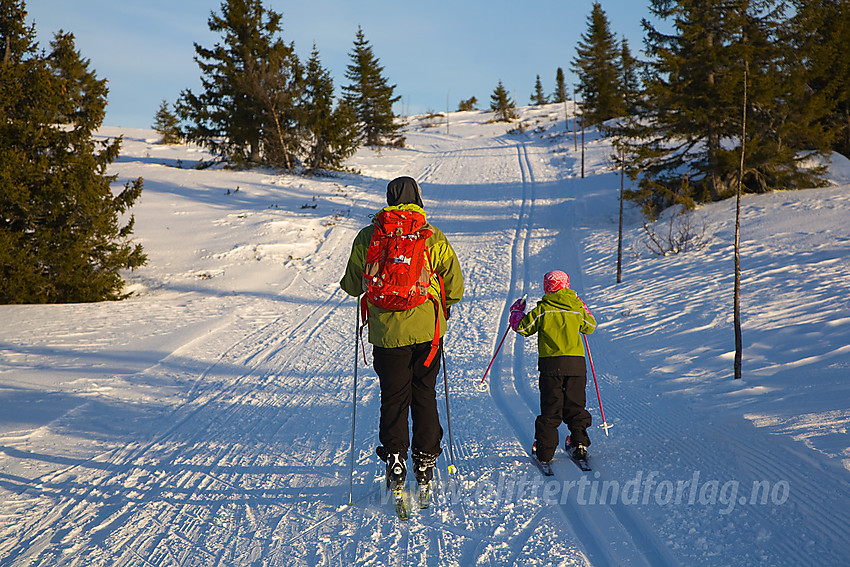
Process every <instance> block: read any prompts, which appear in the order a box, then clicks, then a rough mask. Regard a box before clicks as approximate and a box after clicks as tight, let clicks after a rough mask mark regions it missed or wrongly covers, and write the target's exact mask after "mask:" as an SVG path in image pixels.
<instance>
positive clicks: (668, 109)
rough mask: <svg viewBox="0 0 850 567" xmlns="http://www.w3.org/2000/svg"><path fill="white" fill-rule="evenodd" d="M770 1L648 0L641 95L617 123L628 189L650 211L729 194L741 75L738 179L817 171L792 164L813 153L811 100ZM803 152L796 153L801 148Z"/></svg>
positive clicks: (800, 182) (759, 185) (767, 181)
mask: <svg viewBox="0 0 850 567" xmlns="http://www.w3.org/2000/svg"><path fill="white" fill-rule="evenodd" d="M777 4H778V2H775V1H773V0H723V1H720V0H678V1H677V2H672V1H670V0H652V2H651V5H650V9H651V11H652V12H653V14H655V15H656V16H657V17H658V18H659V19H662V20H671V21H672V24H673V28H674V29H673V32H672V33H669V34H665V33H661V32H658V31H657V30H656V29H655V28H654V27H653V26H652V25H651V24H650V23H649V22H648V21H646V20H644V22H643V25H644V28H645V30H646V32H647V38H646V42H645V43H646V45H647V53H648V55H649V56H650V61H649V62H647V69H648V73H646V76H645V80H644V86H645V91H644V94H645V100H643V101H641V109H640V112H639V113H638V115H637V117H636V119H635V120H632V121H630V122H629V123H628V126H626V127H624V128H621V129H619V131H618V133H617V134H618V135H619V136H624V137H625V138H626V139H627V141H626V142H625V145H626V146H628V148H627V150H628V152H627V153H629V154H630V155H632V156H633V157H634V158H635V163H634V168H636V169H638V170H640V173H641V180H640V183H639V186H638V191H636V192H631V193H629V195H630V197H631V198H632V199H634V200H636V201H638V202H639V203H640V204H641V205H642V207H643V209H644V211H645V212H646V213H647V214H648V215H650V216H652V215H654V214H655V213H656V212H657V211H658V210H659V209H661V208H663V207H665V206H668V205H670V204H672V203H681V204H685V205H692V204H693V203H694V201H706V200H717V199H720V198H723V197H726V196H729V195H731V194H732V192H733V189H734V187H735V186H736V182H737V179H738V175H739V172H738V164H739V162H740V145H741V144H740V143H741V139H740V132H741V129H742V128H741V114H742V113H741V105H742V97H743V81H744V77H745V74H746V75H747V76H748V84H749V90H748V93H749V94H748V98H749V107H748V108H749V112H748V126H747V132H748V142H749V143H748V145H747V148H748V150H747V155H746V164H747V167H746V170H745V178H744V183H745V188H746V189H747V190H750V191H754V190H756V191H757V190H765V189H766V188H794V187H799V186H805V185H809V186H811V185H812V184H816V183H817V182H818V180H817V173H818V172H817V171H814V172H811V171H806V170H804V169H802V168H801V167H800V160H801V159H802V158H803V157H805V155H806V154H805V152H818V151H820V150H819V147H818V145H819V143H820V142H818V140H817V133H816V128H815V129H813V124H814V122H815V121H816V117H817V115H818V110H817V104H816V103H815V102H816V101H813V100H812V99H811V98H810V97H809V98H807V95H806V92H805V88H804V85H803V83H802V82H801V81H800V75H799V73H795V72H793V69H794V66H793V65H792V64H790V63H789V61H790V60H791V58H790V57H789V55H790V54H789V53H787V52H786V51H784V50H783V48H782V39H781V38H780V37H779V36H778V35H777V34H778V29H779V27H778V23H777V22H778V17H779V14H780V12H779V11H778V9H777ZM801 152H804V153H801Z"/></svg>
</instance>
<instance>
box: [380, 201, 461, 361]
mask: <svg viewBox="0 0 850 567" xmlns="http://www.w3.org/2000/svg"><path fill="white" fill-rule="evenodd" d="M374 224H375V232H374V233H373V234H372V240H371V241H370V242H369V249H368V251H367V252H366V265H365V266H364V268H363V287H364V291H365V292H366V301H368V302H369V303H371V304H372V305H375V306H377V307H380V308H381V309H386V310H388V311H407V310H408V309H413V308H414V307H417V306H419V305H422V304H423V303H425V302H426V301H428V300H429V299H430V300H431V301H433V302H434V308H435V316H436V319H437V328H436V330H435V332H434V340H433V341H432V343H431V353H430V354H429V356H428V358H427V360H426V361H425V365H426V366H430V365H431V361H432V360H433V358H434V355H435V354H436V352H437V347H438V346H439V344H440V317H439V314H438V313H437V312H436V309H438V303H437V300H436V299H435V298H434V297H433V296H432V295H431V294H430V293H428V288H429V287H430V286H431V278H432V277H433V275H434V271H433V270H432V269H431V258H430V255H429V253H428V245H427V244H426V241H427V240H428V238H429V237H430V236H431V235H432V234H434V231H433V230H431V228H430V226H429V225H428V223H427V222H426V221H425V215H424V214H422V213H420V212H418V211H410V210H404V209H390V210H382V211H381V212H379V213H378V215H377V216H376V217H375V222H374ZM440 287H441V288H442V279H440ZM442 295H443V296H445V292H443V293H442ZM363 312H364V313H363V319H364V320H365V319H366V303H365V302H364V303H363Z"/></svg>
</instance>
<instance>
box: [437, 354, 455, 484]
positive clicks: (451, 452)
mask: <svg viewBox="0 0 850 567" xmlns="http://www.w3.org/2000/svg"><path fill="white" fill-rule="evenodd" d="M440 354H441V355H442V357H443V385H444V386H445V388H446V423H447V424H448V427H449V457H451V460H452V464H451V465H449V474H456V473H457V467H456V466H455V450H454V443H453V442H452V414H451V412H449V379H448V378H447V377H446V350H445V348H443V340H442V339H440Z"/></svg>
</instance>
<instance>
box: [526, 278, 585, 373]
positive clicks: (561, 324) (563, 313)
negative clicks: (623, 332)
mask: <svg viewBox="0 0 850 567" xmlns="http://www.w3.org/2000/svg"><path fill="white" fill-rule="evenodd" d="M595 330H596V319H594V318H593V315H591V314H590V313H589V312H588V311H587V310H586V309H585V307H584V303H583V302H582V300H581V299H580V298H579V296H578V295H576V292H575V291H573V290H571V289H559V290H558V291H556V292H554V293H547V294H546V295H544V296H543V298H542V299H541V300H540V301H538V302H537V307H535V308H534V309H532V310H531V311H529V312H528V313H526V315H525V317H523V318H522V321H520V322H519V327H517V333H519V334H521V335H523V336H525V337H528V336H530V335H533V334H534V333H537V353H538V355H539V357H540V358H548V357H555V356H580V357H584V344H583V343H582V339H581V333H584V334H586V335H589V334H591V333H593V331H595Z"/></svg>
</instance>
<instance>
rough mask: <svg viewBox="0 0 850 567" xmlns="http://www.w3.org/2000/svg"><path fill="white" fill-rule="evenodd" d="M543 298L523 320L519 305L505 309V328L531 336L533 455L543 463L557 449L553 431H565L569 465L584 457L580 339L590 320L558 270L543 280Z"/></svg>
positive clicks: (584, 379)
mask: <svg viewBox="0 0 850 567" xmlns="http://www.w3.org/2000/svg"><path fill="white" fill-rule="evenodd" d="M543 291H544V292H545V295H544V296H543V298H542V299H541V300H540V301H538V302H537V307H535V308H534V309H532V310H531V311H529V312H528V314H527V315H526V314H525V301H524V300H523V299H518V300H517V301H516V302H515V303H514V304H513V305H512V306H511V317H510V324H511V328H512V329H513V330H514V331H516V332H517V333H519V334H520V335H523V336H525V337H527V336H530V335H533V334H534V333H537V351H538V356H539V359H538V364H537V369H538V370H539V371H540V382H539V383H540V415H539V416H538V417H537V420H536V421H535V423H534V439H535V452H536V456H537V459H538V460H539V461H540V462H541V463H548V462H549V461H551V460H552V457H553V456H554V455H555V449H556V448H557V447H558V426H559V425H561V422H562V421H563V422H564V423H566V424H567V427H569V429H570V437H569V449H568V450H571V451H572V457H573V458H575V459H584V458H586V457H587V447H588V446H589V445H590V438H589V437H588V436H587V428H588V427H590V424H591V417H590V413H588V411H587V409H586V408H585V405H586V403H587V399H586V396H585V387H586V386H587V368H586V366H585V360H584V345H583V344H582V338H581V333H584V334H588V335H589V334H591V333H593V331H594V330H595V329H596V319H594V318H593V315H591V313H590V310H589V309H588V308H587V306H586V305H585V304H584V302H583V301H582V300H581V298H580V297H579V296H578V295H577V294H576V292H575V291H573V290H571V289H570V277H569V276H568V275H567V274H565V273H564V272H562V271H560V270H555V271H552V272H548V273H547V274H546V275H545V276H544V277H543Z"/></svg>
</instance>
